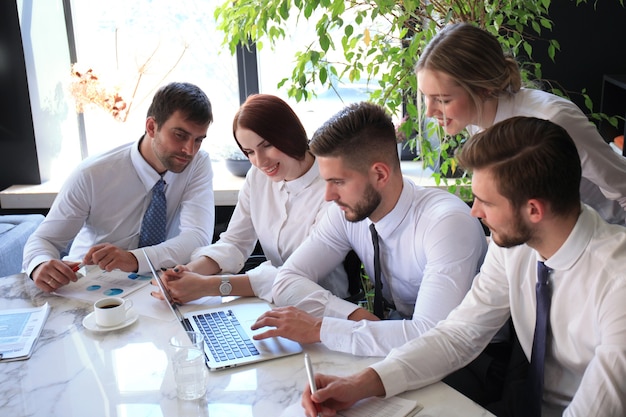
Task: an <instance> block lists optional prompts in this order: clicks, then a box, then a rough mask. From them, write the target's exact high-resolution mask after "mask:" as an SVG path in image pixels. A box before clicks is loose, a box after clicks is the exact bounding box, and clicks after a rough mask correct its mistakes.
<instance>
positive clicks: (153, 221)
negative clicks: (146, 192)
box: [139, 177, 167, 248]
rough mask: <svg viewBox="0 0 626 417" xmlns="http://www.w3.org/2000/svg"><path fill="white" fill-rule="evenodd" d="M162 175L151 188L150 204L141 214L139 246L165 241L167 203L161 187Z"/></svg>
mask: <svg viewBox="0 0 626 417" xmlns="http://www.w3.org/2000/svg"><path fill="white" fill-rule="evenodd" d="M164 186H165V181H164V180H163V177H161V179H160V180H159V181H157V183H156V184H155V185H154V187H153V188H152V199H151V200H150V205H149V206H148V209H147V210H146V213H145V214H144V215H143V221H142V222H141V232H140V233H139V247H140V248H143V247H145V246H153V245H158V244H159V243H161V242H164V241H165V225H166V223H167V204H166V201H165V191H164V190H163V187H164Z"/></svg>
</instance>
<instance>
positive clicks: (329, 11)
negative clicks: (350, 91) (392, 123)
mask: <svg viewBox="0 0 626 417" xmlns="http://www.w3.org/2000/svg"><path fill="white" fill-rule="evenodd" d="M581 2H586V0H577V3H581ZM550 3H551V2H550V0H543V1H536V0H510V1H506V2H499V1H467V2H459V1H455V0H408V1H407V0H372V1H370V2H356V1H354V0H348V1H346V0H327V1H319V0H314V1H302V0H294V1H293V2H292V1H284V0H255V1H251V0H228V1H227V2H225V3H224V4H223V5H222V6H221V7H218V8H217V9H216V10H215V17H216V19H217V21H218V27H219V28H220V29H221V30H223V31H224V33H225V37H224V43H225V44H227V45H228V46H229V47H230V50H231V53H233V54H234V53H235V51H236V48H237V46H238V45H239V44H244V45H251V44H252V43H254V44H255V45H256V48H257V49H262V48H263V47H264V46H265V45H264V44H265V43H266V42H268V43H269V46H270V47H273V46H274V44H275V42H276V41H277V40H280V39H283V38H285V36H286V34H287V33H288V32H287V27H288V23H289V22H290V19H299V20H302V19H305V20H308V21H310V22H311V23H314V25H315V29H316V36H315V37H314V39H313V40H312V41H311V43H310V44H308V45H303V47H302V49H301V50H300V51H299V52H297V53H296V55H295V56H294V64H293V69H292V72H291V75H290V76H289V77H287V78H284V79H283V80H282V81H281V82H280V83H279V88H284V89H285V90H286V92H287V94H288V95H289V96H290V97H293V98H295V99H296V100H297V101H301V100H310V99H312V98H314V97H315V90H316V88H319V86H320V85H322V86H326V87H327V88H331V89H332V88H333V80H337V79H340V80H347V81H348V82H356V81H359V80H367V81H368V82H372V83H375V84H376V88H373V89H372V92H371V94H370V100H371V101H373V102H375V103H378V104H380V105H383V106H384V107H386V108H387V109H388V110H389V112H390V113H392V114H395V115H397V116H398V118H399V119H402V120H403V122H402V124H401V126H399V128H398V129H399V132H401V135H399V136H404V137H405V138H408V140H407V143H408V145H406V146H409V147H410V148H412V149H417V153H418V154H419V158H421V160H422V161H423V163H424V165H427V166H431V167H433V168H435V173H434V174H433V175H434V176H435V179H436V180H437V181H441V182H443V183H444V184H446V185H448V188H449V190H450V191H452V192H456V191H457V187H458V186H459V185H465V187H462V188H463V189H464V190H465V191H466V195H462V197H464V198H465V199H471V193H470V194H469V195H468V194H467V192H468V190H469V187H467V185H468V183H469V178H468V177H467V176H466V175H465V173H463V172H459V171H458V170H457V165H456V159H455V157H454V153H455V151H456V150H457V149H458V148H459V147H460V146H462V144H463V142H464V141H465V139H466V135H463V134H461V135H457V136H456V137H448V136H446V135H445V134H443V132H442V131H441V130H438V127H437V126H434V125H432V124H430V123H429V122H428V121H426V120H424V117H423V114H422V106H421V105H420V101H419V99H418V98H419V94H418V87H417V79H416V77H415V74H414V71H413V70H414V67H415V64H416V62H417V60H418V59H419V57H420V54H421V51H422V50H423V48H424V47H425V45H426V44H428V42H429V41H430V40H431V39H432V38H433V36H435V34H436V33H437V32H438V31H439V29H440V28H441V27H443V26H444V25H446V24H448V23H450V22H461V21H465V22H472V23H474V24H476V25H478V26H480V27H482V28H484V29H487V30H488V31H490V32H491V33H492V34H494V35H495V36H496V37H497V38H498V39H499V41H500V43H501V44H502V45H503V47H504V48H505V49H507V50H510V52H511V53H512V54H513V55H514V56H516V58H517V59H518V61H519V62H520V64H521V67H522V73H523V77H524V79H525V80H526V81H529V80H533V79H540V78H541V64H539V63H536V62H533V61H532V51H533V45H542V44H543V45H545V46H546V48H547V51H548V56H549V57H550V58H551V59H554V56H555V53H556V51H557V50H558V49H559V44H558V42H557V41H556V40H542V38H541V36H542V31H543V30H550V29H551V28H552V21H551V20H550V18H549V15H548V9H549V7H550ZM541 42H544V43H541ZM337 54H339V58H338V57H337ZM454 177H457V178H454ZM449 178H452V179H451V180H449Z"/></svg>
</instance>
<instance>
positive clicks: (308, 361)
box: [304, 353, 322, 417]
mask: <svg viewBox="0 0 626 417" xmlns="http://www.w3.org/2000/svg"><path fill="white" fill-rule="evenodd" d="M304 369H306V376H307V377H308V378H309V386H310V387H311V394H315V393H316V392H317V386H316V385H315V374H314V373H313V365H311V358H310V357H309V354H308V353H305V354H304ZM315 408H316V409H317V417H320V416H321V415H322V413H321V409H320V405H319V404H317V403H315Z"/></svg>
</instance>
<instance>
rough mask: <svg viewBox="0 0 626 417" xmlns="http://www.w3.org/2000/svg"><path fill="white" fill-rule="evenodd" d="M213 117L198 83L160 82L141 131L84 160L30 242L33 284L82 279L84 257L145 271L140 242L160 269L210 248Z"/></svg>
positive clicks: (52, 285) (27, 264)
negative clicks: (207, 147) (206, 142)
mask: <svg viewBox="0 0 626 417" xmlns="http://www.w3.org/2000/svg"><path fill="white" fill-rule="evenodd" d="M212 121H213V113H212V108H211V102H210V101H209V99H208V97H207V96H206V94H205V93H204V92H203V91H202V90H201V89H200V88H198V87H197V86H195V85H193V84H189V83H178V82H176V83H170V84H168V85H166V86H163V87H162V88H160V89H159V90H158V91H157V92H156V94H155V96H154V98H153V101H152V104H151V105H150V108H149V110H148V114H147V118H146V124H145V133H144V134H143V135H142V137H141V138H140V139H139V140H138V141H135V142H132V143H129V144H126V145H123V146H120V147H118V148H116V149H113V150H111V151H108V152H106V153H104V154H102V155H98V156H94V157H91V158H88V159H86V160H85V161H83V162H82V163H81V164H80V165H79V166H78V167H77V168H76V169H75V170H74V172H73V173H72V174H71V175H70V177H69V178H68V180H67V181H66V182H65V184H64V185H63V187H62V189H61V191H60V192H59V194H58V196H57V198H56V199H55V201H54V203H53V205H52V207H51V208H50V212H49V213H48V215H47V216H46V219H45V220H44V221H43V223H41V225H40V226H39V228H38V229H37V230H36V231H35V232H34V233H33V235H32V236H31V237H30V239H29V240H28V242H27V243H26V246H25V249H24V264H23V267H24V270H25V271H26V273H27V274H28V276H29V277H30V278H31V279H32V280H33V281H34V282H35V285H37V287H38V288H40V289H41V290H43V291H46V292H52V291H54V290H56V289H58V288H60V287H62V286H64V285H66V284H68V283H70V282H72V281H76V274H75V272H74V270H75V269H76V268H77V266H78V265H79V263H81V262H82V263H83V264H87V265H90V264H94V265H98V266H99V267H100V268H102V269H104V270H107V271H111V270H113V269H121V270H123V271H126V272H137V271H139V272H143V271H147V270H148V266H147V265H146V260H145V257H144V256H138V255H137V254H138V253H139V252H138V250H139V248H142V247H143V248H145V250H146V252H147V253H148V254H149V255H150V258H151V259H154V260H158V262H159V265H158V266H162V265H176V264H177V263H180V262H187V261H188V260H189V257H190V255H191V252H192V251H193V250H194V249H195V248H197V247H200V246H204V245H207V244H209V243H210V242H211V239H212V237H213V225H214V218H215V208H214V199H213V189H212V179H213V171H212V168H211V162H210V159H209V156H208V154H207V153H206V152H204V151H201V150H200V145H201V144H202V141H203V139H204V138H205V137H206V135H207V130H208V128H209V125H210V124H211V122H212ZM66 249H67V250H68V252H69V253H68V255H67V256H66V257H64V258H63V259H60V258H61V254H62V252H63V251H64V250H66Z"/></svg>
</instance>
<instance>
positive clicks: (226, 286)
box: [220, 275, 233, 295]
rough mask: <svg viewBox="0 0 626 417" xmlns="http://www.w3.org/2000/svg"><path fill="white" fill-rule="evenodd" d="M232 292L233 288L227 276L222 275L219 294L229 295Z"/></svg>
mask: <svg viewBox="0 0 626 417" xmlns="http://www.w3.org/2000/svg"><path fill="white" fill-rule="evenodd" d="M232 290H233V286H232V285H231V283H230V280H229V279H228V275H222V283H221V284H220V294H222V295H230V293H231V291H232Z"/></svg>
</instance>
